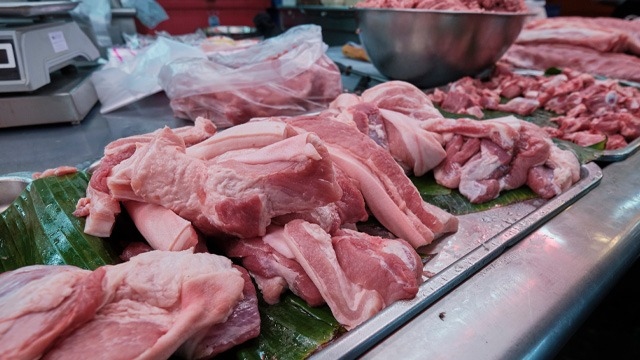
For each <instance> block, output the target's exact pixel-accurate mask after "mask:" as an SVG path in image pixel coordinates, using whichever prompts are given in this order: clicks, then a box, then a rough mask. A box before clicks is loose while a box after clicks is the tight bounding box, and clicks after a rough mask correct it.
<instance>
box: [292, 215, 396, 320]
mask: <svg viewBox="0 0 640 360" xmlns="http://www.w3.org/2000/svg"><path fill="white" fill-rule="evenodd" d="M284 239H285V242H286V243H287V245H288V247H289V249H290V250H291V252H292V253H293V255H294V256H295V259H296V261H297V262H298V263H299V264H300V265H301V266H302V268H303V269H304V271H305V272H306V273H307V275H309V277H310V278H311V280H312V281H313V283H314V284H315V285H316V286H317V288H318V290H319V291H320V294H322V297H323V298H324V300H325V301H326V302H327V304H328V305H329V307H330V308H331V312H332V313H333V316H335V318H336V320H338V321H339V322H340V323H341V324H342V325H344V326H345V328H346V329H347V330H349V329H352V328H354V327H355V326H357V325H359V324H361V323H362V322H364V321H366V320H367V319H369V318H370V317H372V316H373V315H375V314H376V313H377V312H378V311H380V310H381V309H382V308H383V307H384V299H383V298H382V296H381V295H380V294H379V293H378V292H377V291H375V290H366V289H364V288H363V287H362V286H360V285H358V284H356V283H354V282H352V281H351V280H349V278H348V277H347V275H346V274H345V272H344V271H343V270H342V268H341V267H340V264H339V263H338V259H337V257H336V253H335V251H334V250H333V247H332V245H331V236H330V235H329V234H327V233H326V232H324V231H322V229H321V228H320V227H319V226H318V225H315V224H310V223H307V222H305V221H302V220H294V221H292V222H290V223H288V224H287V225H285V228H284Z"/></svg>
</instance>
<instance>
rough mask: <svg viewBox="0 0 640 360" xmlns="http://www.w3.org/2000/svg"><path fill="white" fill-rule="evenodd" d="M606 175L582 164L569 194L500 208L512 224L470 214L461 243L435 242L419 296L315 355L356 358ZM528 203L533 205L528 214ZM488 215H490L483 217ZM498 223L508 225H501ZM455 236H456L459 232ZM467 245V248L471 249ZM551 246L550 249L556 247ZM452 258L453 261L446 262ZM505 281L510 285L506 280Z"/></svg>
mask: <svg viewBox="0 0 640 360" xmlns="http://www.w3.org/2000/svg"><path fill="white" fill-rule="evenodd" d="M601 179H602V171H601V170H600V168H599V167H598V166H597V165H596V164H595V163H590V164H587V165H584V166H583V167H582V174H581V180H580V181H579V182H578V183H576V184H574V186H573V187H571V188H570V189H569V190H567V191H566V192H565V193H563V194H560V195H559V196H557V197H555V198H553V199H551V200H549V201H547V202H545V203H544V204H541V206H539V207H538V208H535V207H531V204H528V205H527V204H524V205H523V206H522V209H519V210H515V207H513V208H512V206H507V207H504V208H502V209H501V210H500V212H505V214H508V213H510V214H511V216H512V219H513V221H514V222H513V223H511V224H509V222H510V221H501V220H502V219H501V218H499V217H498V215H497V214H496V211H494V210H492V212H491V213H490V212H483V213H478V214H476V217H477V219H476V220H475V221H474V220H471V219H469V218H470V217H465V218H464V222H462V223H461V229H460V230H459V233H461V235H459V236H460V239H459V240H460V242H461V243H458V242H457V241H451V239H450V238H444V239H442V240H440V241H438V244H435V245H433V249H438V250H439V251H438V254H446V255H443V256H442V259H440V260H439V261H436V262H437V264H436V265H435V266H434V267H431V268H432V269H434V270H437V272H436V273H435V274H434V276H433V277H431V278H429V279H428V280H427V281H425V282H424V283H423V284H422V285H421V286H420V289H419V291H418V294H417V295H416V298H414V299H412V300H409V301H398V302H396V303H394V304H392V305H391V306H389V307H387V308H386V309H384V310H382V311H381V312H380V313H378V314H377V315H376V316H374V317H373V318H371V319H369V320H368V321H367V322H365V323H364V324H362V325H360V326H358V327H356V328H355V329H353V330H351V331H350V332H348V333H346V334H344V335H343V336H341V337H340V338H338V339H337V340H335V341H334V342H333V343H332V344H330V345H329V346H327V347H326V348H324V349H323V350H322V351H320V352H318V353H316V354H314V355H313V356H312V357H311V358H312V359H337V358H353V357H356V356H358V355H359V354H361V353H363V352H364V351H366V350H367V349H368V348H370V347H372V346H373V345H375V344H376V343H377V342H379V341H380V340H382V339H383V338H384V337H385V336H387V335H389V334H390V333H391V332H393V331H394V330H395V329H397V328H398V327H400V326H401V325H402V324H404V323H405V322H407V321H408V320H410V319H411V318H412V317H414V316H415V315H417V314H418V313H419V312H421V311H423V310H424V309H425V308H427V307H428V306H429V305H431V304H433V303H434V302H435V301H436V300H438V299H439V298H440V297H442V296H443V295H444V294H445V293H447V292H448V291H450V290H451V289H453V288H454V287H455V286H457V285H458V284H460V283H461V282H462V281H463V280H465V279H466V278H468V277H470V276H471V275H473V274H474V273H476V272H477V271H478V270H480V269H481V268H482V267H484V266H485V265H487V264H488V263H489V262H491V261H492V260H493V259H495V258H496V257H498V256H499V255H500V254H501V253H502V252H503V251H504V250H505V249H506V248H508V247H509V246H512V245H514V244H515V243H517V242H518V241H520V240H521V239H523V238H524V237H525V236H526V235H528V234H529V233H531V232H532V231H533V230H535V229H536V228H537V227H539V226H540V225H542V224H543V223H545V222H546V221H548V220H549V219H551V218H552V217H554V216H555V215H557V214H558V213H559V212H561V211H562V210H564V209H565V208H567V207H568V206H569V205H571V204H572V203H573V202H575V201H576V200H577V199H579V198H580V197H582V196H583V195H584V194H586V193H587V192H588V191H589V190H591V189H592V188H594V187H595V186H596V185H597V184H598V183H599V182H600V180H601ZM527 208H528V209H529V210H531V211H530V212H529V213H528V214H527V210H526V209H527ZM495 210H499V209H495ZM519 216H522V217H519ZM483 217H486V218H487V219H489V220H486V221H483V220H482V219H483ZM478 219H479V221H478ZM497 224H503V226H502V228H501V226H498V225H497ZM484 228H491V230H488V231H484V230H483V231H478V233H480V235H479V236H476V237H470V238H467V237H465V236H464V234H465V233H466V234H471V233H473V232H474V231H477V230H478V229H484ZM453 236H456V235H455V234H454V235H453ZM465 241H467V242H465ZM553 241H554V240H553V238H551V240H550V242H551V243H553ZM463 249H467V250H466V252H465V251H464V250H463ZM549 250H550V251H551V249H549ZM456 254H457V255H456ZM445 259H448V260H445ZM447 262H449V263H448V264H447ZM430 266H431V265H430V264H427V265H425V269H427V268H429V267H430ZM505 286H510V285H509V284H505ZM509 294H511V290H509V291H505V292H502V294H497V295H496V296H497V297H499V298H500V297H502V296H507V295H509ZM497 301H499V300H497Z"/></svg>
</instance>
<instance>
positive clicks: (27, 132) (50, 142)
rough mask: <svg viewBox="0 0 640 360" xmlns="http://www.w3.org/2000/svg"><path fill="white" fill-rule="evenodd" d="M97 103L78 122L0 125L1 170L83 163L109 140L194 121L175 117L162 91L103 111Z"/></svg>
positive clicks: (80, 165)
mask: <svg viewBox="0 0 640 360" xmlns="http://www.w3.org/2000/svg"><path fill="white" fill-rule="evenodd" d="M99 106H100V105H99V104H98V105H96V106H95V107H94V108H93V109H92V110H91V111H90V112H89V114H88V115H87V117H86V118H85V119H84V120H83V121H82V122H81V123H80V124H79V125H71V124H67V123H61V124H56V125H48V126H23V127H15V128H8V129H0V174H7V173H13V172H19V171H42V170H45V169H47V168H52V167H56V166H61V165H69V166H78V167H80V168H83V167H86V166H87V165H89V164H90V163H91V162H93V161H94V160H97V159H98V158H100V157H101V156H102V151H103V150H104V147H105V145H107V144H108V143H109V142H111V141H113V140H115V139H118V138H121V137H125V136H130V135H136V134H143V133H147V132H150V131H153V130H156V129H159V128H161V127H163V126H168V127H170V128H174V127H179V126H185V125H189V124H193V123H192V122H191V121H187V120H181V119H176V118H175V117H173V114H172V112H171V109H170V108H169V100H168V99H167V97H166V96H165V95H164V93H159V94H155V95H152V96H150V97H148V98H145V99H142V100H140V101H138V102H136V103H134V104H132V105H129V106H126V107H123V108H122V109H119V110H117V111H113V112H112V113H109V114H105V115H102V114H100V112H99ZM0 116H2V114H0Z"/></svg>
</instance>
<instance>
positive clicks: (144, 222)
mask: <svg viewBox="0 0 640 360" xmlns="http://www.w3.org/2000/svg"><path fill="white" fill-rule="evenodd" d="M123 205H124V207H125V209H127V213H128V214H129V216H130V217H131V219H132V220H133V223H134V224H135V225H136V228H137V229H138V231H140V234H142V236H143V237H144V239H145V240H147V242H148V243H149V244H150V245H151V247H152V248H154V249H155V250H164V251H181V250H187V249H190V248H195V247H196V246H197V245H198V243H199V239H198V234H197V233H196V230H195V229H194V228H193V226H192V225H191V223H190V222H188V221H187V220H185V219H183V218H181V217H180V216H178V215H176V213H174V212H173V211H171V210H169V209H166V208H163V207H162V206H159V205H155V204H147V203H141V202H137V201H124V202H123ZM201 246H204V245H203V244H202V245H201Z"/></svg>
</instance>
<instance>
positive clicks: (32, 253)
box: [0, 1, 640, 359]
mask: <svg viewBox="0 0 640 360" xmlns="http://www.w3.org/2000/svg"><path fill="white" fill-rule="evenodd" d="M370 4H373V5H375V6H378V4H379V3H378V2H375V1H372V2H370ZM507 5H508V6H517V2H513V4H512V3H508V4H507ZM507 5H505V6H507ZM502 10H504V9H502ZM372 13H374V14H375V13H376V10H373V12H372ZM386 13H387V12H386V11H382V12H380V13H379V14H386ZM435 14H436V16H441V15H442V14H440V13H437V12H436V13H435ZM430 15H433V13H430ZM449 15H453V16H457V15H456V14H450V13H445V14H444V16H449ZM466 15H469V16H476V15H475V14H474V13H471V14H466ZM466 15H465V16H466ZM520 15H522V14H520ZM520 15H519V16H510V15H508V14H506V15H505V14H502V15H497V16H498V18H500V17H503V20H505V19H508V21H506V20H505V22H504V23H503V24H509V25H505V26H510V27H511V26H514V27H515V28H517V27H518V26H522V20H523V19H524V17H522V16H520ZM384 16H386V15H384ZM485 18H493V15H489V16H487V17H485ZM494 21H495V20H494ZM307 32H312V33H314V34H315V35H314V36H313V38H309V37H308V36H304V34H305V33H307ZM465 33H469V32H465ZM318 34H319V29H318V28H317V27H313V26H306V27H299V28H295V29H292V30H291V31H289V32H287V33H285V34H283V35H282V36H281V37H278V38H276V39H269V40H265V41H262V42H260V43H258V44H256V45H253V46H251V47H249V48H247V49H244V50H241V51H238V52H233V53H230V54H214V55H211V54H209V55H208V56H209V58H208V59H206V58H204V57H199V58H191V59H190V58H185V59H180V60H178V61H176V62H175V63H171V65H169V66H165V67H163V68H162V70H160V74H159V75H158V76H159V80H160V83H161V85H162V86H163V87H164V90H165V93H166V94H167V95H165V94H163V93H156V94H154V95H151V96H149V97H146V98H143V99H141V100H139V101H136V102H134V103H129V104H128V105H123V106H122V107H121V108H120V109H119V110H118V111H115V112H110V113H109V112H108V111H103V110H104V109H101V106H96V107H94V108H93V109H92V110H91V112H90V113H89V115H88V116H87V118H86V119H85V120H84V121H83V122H82V123H81V124H79V125H75V126H73V127H69V126H68V125H50V126H38V127H20V128H13V129H7V130H3V131H2V132H1V133H0V151H2V153H4V154H7V155H8V156H5V157H4V158H3V161H2V162H1V163H0V174H7V175H5V176H2V177H0V185H8V186H4V187H3V188H2V189H0V190H2V191H3V193H2V194H0V195H2V197H1V198H2V199H3V203H2V204H0V205H2V206H3V208H4V207H8V210H7V211H6V212H5V213H4V214H3V218H2V219H3V220H4V221H3V222H2V223H1V224H0V225H2V228H0V231H2V232H1V233H0V234H2V237H3V239H2V240H3V243H6V244H11V245H7V246H3V248H2V249H0V250H1V251H2V254H5V255H4V256H3V259H2V260H3V263H2V269H3V270H13V269H17V270H15V271H7V272H5V273H4V274H3V276H5V279H7V276H8V277H10V278H11V279H16V281H11V283H12V284H13V285H11V288H10V292H9V294H10V295H9V296H13V297H14V298H16V297H18V296H22V295H20V294H21V293H25V291H27V293H28V291H30V290H29V286H30V285H29V283H27V282H24V284H22V280H21V279H24V278H37V281H38V282H42V283H43V284H45V285H43V286H39V287H38V289H33V290H34V291H46V289H47V286H49V285H47V284H55V283H56V282H58V283H59V280H57V279H58V278H60V279H63V280H64V279H66V280H64V281H68V282H69V284H71V285H70V286H72V287H81V288H84V289H86V290H84V291H83V292H82V293H81V294H82V295H83V296H87V299H89V300H91V301H78V298H77V295H78V292H76V291H75V290H73V291H72V290H70V292H71V293H72V294H74V295H72V296H70V297H69V298H68V299H65V300H64V304H65V305H64V306H79V307H76V309H78V311H77V312H76V313H77V314H76V313H74V314H73V315H72V318H71V320H68V321H70V322H74V323H75V322H76V321H77V322H78V325H74V326H75V327H74V328H73V329H71V328H69V330H68V331H65V332H64V334H62V333H57V334H56V333H52V334H51V335H49V340H46V339H45V342H46V341H50V343H49V344H46V343H45V342H43V343H42V345H40V343H29V342H24V344H26V345H24V348H25V349H27V350H23V351H27V352H33V353H34V354H40V355H41V354H42V353H43V352H44V353H46V355H47V356H53V357H55V356H63V357H64V356H65V354H75V352H76V351H77V349H78V346H79V345H77V344H88V343H91V342H92V341H94V337H93V336H92V334H93V333H95V332H97V331H103V330H104V329H105V328H107V327H109V326H111V324H113V323H119V322H120V321H121V319H122V316H129V315H130V314H131V313H137V314H139V315H140V318H139V319H134V321H133V322H132V323H131V325H130V326H133V327H145V328H146V327H147V326H149V325H148V324H151V323H153V324H154V325H151V326H150V327H149V329H151V331H149V332H147V331H145V336H146V337H145V338H144V339H143V338H140V339H139V341H138V340H135V339H138V338H135V339H134V340H135V341H132V339H129V341H130V343H129V344H128V345H127V349H126V350H127V351H129V352H131V354H141V356H145V355H146V356H149V357H158V358H166V357H169V356H171V355H172V354H178V355H181V356H185V357H187V358H209V357H212V356H215V355H216V354H219V353H221V352H224V351H227V350H229V349H231V350H230V351H238V354H243V355H242V356H244V357H246V356H249V357H251V356H265V354H266V355H267V356H269V357H275V358H289V357H291V358H303V357H306V356H308V355H309V354H311V355H310V356H311V358H314V359H335V358H355V357H363V358H371V359H378V358H379V359H386V358H389V357H394V356H402V357H403V358H425V357H435V358H469V359H471V358H474V359H475V358H478V357H481V358H522V357H528V358H548V357H551V356H552V355H553V354H554V353H555V352H556V351H557V350H558V349H559V348H560V347H561V346H562V344H563V343H564V341H565V340H566V339H568V337H569V336H570V335H571V333H572V331H573V330H575V329H576V328H577V327H578V326H579V325H580V323H581V321H582V320H583V319H584V318H585V317H586V316H587V315H588V314H589V312H590V310H591V309H593V308H594V307H595V306H596V305H597V304H598V301H599V300H600V299H601V298H602V297H603V296H604V295H605V294H606V293H607V291H608V290H609V289H610V288H611V287H612V286H613V285H614V284H615V282H616V280H617V279H619V278H620V277H621V276H622V274H624V272H625V271H626V270H627V269H628V268H629V267H630V266H631V264H633V263H634V261H636V260H637V258H638V257H640V245H639V244H638V238H639V231H640V229H639V227H638V224H639V223H640V221H639V220H640V202H639V201H638V200H639V199H638V198H637V194H636V193H637V188H638V186H639V185H640V183H639V182H640V179H639V178H638V177H637V176H636V175H635V173H634V169H635V168H636V167H637V166H638V165H639V164H637V163H638V162H640V154H635V152H636V150H637V148H638V144H639V141H640V140H638V139H636V138H638V137H639V136H638V135H640V124H638V121H637V120H638V119H637V118H636V117H635V115H634V114H636V113H638V107H639V106H640V105H638V102H637V98H638V90H637V89H636V88H633V87H625V86H621V85H620V84H619V83H618V82H615V81H611V80H608V79H596V78H595V77H594V76H592V75H590V74H586V73H581V72H579V71H574V70H571V69H564V70H563V69H552V71H550V72H548V73H547V72H545V73H544V74H541V73H540V74H527V75H522V74H519V73H517V72H516V71H515V70H513V69H511V68H506V67H505V65H504V64H498V65H497V66H495V67H491V68H488V69H485V70H487V72H486V73H485V75H486V76H488V77H490V78H489V80H485V81H481V80H478V79H473V78H470V77H465V78H462V79H460V80H458V81H456V82H454V83H450V84H448V85H447V86H443V87H439V88H436V89H429V90H428V91H427V92H426V93H425V92H424V91H422V90H421V89H419V88H417V87H416V86H414V85H412V84H410V83H408V82H404V81H390V80H389V79H388V78H387V77H385V76H383V75H380V73H378V72H377V70H376V69H375V68H374V67H372V66H370V64H369V65H367V64H357V63H352V62H350V61H349V60H348V59H345V58H344V57H342V56H341V54H340V52H338V51H336V49H331V50H330V51H329V52H328V56H327V54H325V51H324V50H325V49H326V47H325V45H324V44H323V43H322V41H320V39H319V37H317V35H318ZM474 34H475V33H474ZM515 34H516V33H515V32H513V33H511V35H512V36H511V35H510V36H511V37H512V38H515ZM299 38H305V39H306V40H308V43H301V42H300V41H299V40H297V39H299ZM283 39H285V40H283ZM472 41H475V40H472ZM504 41H505V43H507V44H508V43H510V42H511V41H513V39H511V38H509V39H507V38H505V39H504ZM291 43H293V44H295V45H294V46H293V48H291V45H290V44H291ZM630 43H632V42H630ZM632 44H633V43H632ZM498 45H499V46H498V47H496V49H497V50H499V49H500V48H501V47H502V45H500V44H498ZM280 46H282V48H281V47H280ZM292 49H295V50H296V51H293V50H292ZM504 49H506V47H504ZM462 50H464V49H462ZM499 54H500V52H499V51H497V52H495V53H493V54H488V53H485V55H490V56H491V57H496V59H497V57H499ZM458 55H460V53H458ZM260 59H266V60H260ZM299 59H305V64H304V66H303V65H302V64H301V62H300V61H298V60H299ZM487 59H488V58H487ZM489 60H490V61H488V62H487V63H489V64H492V63H493V62H495V61H496V60H495V59H493V60H491V59H489ZM287 61H292V62H291V64H295V66H294V68H295V69H293V68H292V66H287V64H288V63H287ZM216 62H217V63H216ZM334 62H335V63H337V65H338V66H337V67H336V66H335V64H334ZM374 63H376V62H375V61H374ZM483 63H484V60H483ZM174 65H175V66H174ZM443 66H444V65H443ZM484 67H486V64H485V65H482V66H481V68H484ZM248 69H249V70H251V71H255V73H253V72H248ZM274 69H278V71H274ZM338 69H340V70H341V72H342V80H343V84H344V85H346V87H347V88H349V89H350V90H351V91H352V92H351V93H343V94H340V85H339V84H340V81H338V79H339V78H340V72H339V71H338ZM442 69H443V70H439V72H443V73H446V72H448V71H449V70H444V69H447V67H446V66H445V67H443V68H442ZM293 70H295V71H293ZM423 70H424V69H423ZM479 70H481V69H480V68H478V69H474V70H472V71H471V72H470V73H469V74H470V75H471V74H472V73H473V74H477V72H478V71H479ZM385 73H386V72H385ZM196 74H197V75H196ZM253 74H260V75H261V79H262V78H264V79H263V80H266V81H265V82H263V83H257V82H256V80H257V77H256V76H254V75H253ZM281 74H286V76H289V75H291V77H286V76H284V77H283V76H281ZM390 74H394V73H393V72H391V73H390ZM395 74H397V73H395ZM208 75H211V79H207V76H208ZM220 79H223V80H224V82H223V83H218V84H217V85H213V86H212V84H214V82H215V81H216V80H218V81H219V80H220ZM247 84H251V85H252V86H249V87H247ZM221 85H222V86H221ZM631 85H634V84H631ZM460 89H462V91H460ZM354 92H355V93H354ZM269 94H271V96H269ZM569 94H571V95H569ZM571 96H573V97H571ZM568 99H573V100H571V101H569V100H568ZM545 104H546V105H545ZM283 105H284V106H283ZM523 105H526V106H523ZM543 106H545V108H544V109H542V107H543ZM549 108H551V109H552V110H553V111H554V112H553V113H551V112H549ZM274 109H277V111H280V113H277V112H276V113H274V111H276V110H274ZM316 110H320V111H318V112H314V111H316ZM545 111H546V112H545ZM514 113H515V114H517V115H518V116H517V117H516V116H514ZM445 115H446V116H445ZM558 115H561V116H558ZM174 116H177V117H185V118H190V119H191V120H192V121H189V120H179V119H177V118H175V117H174ZM249 118H254V120H253V121H250V122H247V120H248V119H249ZM586 118H590V119H596V120H597V121H593V122H591V123H595V125H592V124H591V123H589V122H587V121H585V119H586ZM480 119H481V120H480ZM553 122H556V123H558V124H555V125H554V124H553ZM227 127H228V129H224V130H223V128H227ZM575 134H578V135H575ZM552 136H553V137H554V138H556V139H555V140H552ZM634 139H636V140H634ZM614 140H615V141H614ZM571 141H573V143H572V142H571ZM610 161H616V162H613V163H610ZM64 165H66V166H64ZM52 168H55V169H53V170H48V171H44V172H42V173H40V171H43V170H45V169H52ZM76 168H77V169H80V170H84V171H79V172H76ZM32 176H33V178H34V180H31V179H30V178H31V177H32ZM27 184H29V185H28V186H27ZM525 185H526V186H525ZM25 187H26V189H25V191H24V192H23V193H22V194H20V190H22V189H23V188H25ZM12 194H13V197H12ZM194 194H197V196H194ZM16 197H17V198H16ZM5 198H6V199H7V200H5ZM13 198H16V201H15V202H14V203H11V200H12V199H13ZM5 202H6V204H5ZM365 206H366V207H365ZM121 207H122V208H121ZM121 210H122V211H123V214H124V216H119V214H120V212H121ZM116 217H117V218H118V221H116ZM85 218H86V219H85ZM31 222H33V223H31ZM23 239H29V240H24V241H23ZM32 239H33V240H32ZM136 239H140V240H136ZM103 240H110V241H113V242H103ZM31 242H33V244H32V243H31ZM67 244H68V245H67ZM78 244H79V245H78ZM21 249H22V252H21ZM35 249H45V250H35ZM172 252H174V253H172ZM90 253H91V254H95V255H88V254H90ZM7 254H9V255H7ZM220 254H224V256H222V255H220ZM17 255H19V256H17ZM227 257H229V258H233V259H235V264H233V263H232V262H231V261H230V260H229V258H227ZM83 261H84V263H83ZM43 263H44V264H68V265H76V264H84V265H76V266H77V267H56V270H51V271H50V270H49V269H53V267H51V268H47V267H37V266H36V267H30V266H28V265H34V264H43ZM167 263H171V265H172V266H171V268H172V271H170V272H166V271H162V269H163V268H165V266H163V265H161V264H167ZM106 264H111V265H112V266H101V265H106ZM239 265H241V266H239ZM88 270H91V271H88ZM363 270H364V271H363ZM45 274H46V275H45ZM250 276H251V277H252V278H253V282H252V281H251V280H252V279H251V278H250ZM149 277H153V278H154V279H157V281H151V282H149V281H148V278H149ZM103 279H104V280H103ZM159 284H164V285H163V286H164V287H163V288H162V291H160V292H162V293H163V296H161V297H158V296H156V295H154V294H155V293H157V292H158V290H159V288H158V286H159ZM241 284H244V285H242V286H241ZM254 284H255V285H256V287H254V286H253V285H254ZM220 287H222V288H224V291H211V290H210V289H219V288H220ZM256 288H257V289H259V290H260V294H261V296H259V297H256ZM154 289H155V290H154ZM287 289H288V290H290V291H288V290H287ZM16 294H17V295H16ZM25 294H26V293H25ZM149 294H151V296H150V297H149V298H148V299H147V298H146V297H147V296H149ZM54 295H55V296H59V295H60V294H54ZM294 295H295V296H294ZM323 304H324V305H323ZM19 306H22V307H24V306H28V304H27V305H19ZM287 309H289V310H287ZM291 309H296V311H300V312H301V313H305V314H306V315H305V316H306V317H307V319H308V321H309V322H308V323H304V324H301V323H300V320H299V319H300V317H298V320H296V316H294V315H293V313H294V312H292V311H291ZM27 310H29V309H27ZM157 311H159V312H160V313H162V315H161V316H153V319H151V318H149V319H148V320H144V319H147V318H146V317H149V316H151V315H150V314H153V313H155V312H157ZM65 313H66V312H65V311H60V309H54V311H52V314H53V315H52V316H64V314H65ZM145 316H146V317H145ZM297 316H299V315H297ZM16 319H17V320H15V322H16V323H17V324H20V322H21V321H24V320H23V319H22V318H21V317H18V318H16ZM127 319H128V318H127ZM140 319H142V320H140ZM12 321H14V320H12ZM296 321H297V322H296ZM311 323H313V324H314V325H310V324H311ZM44 325H46V324H44ZM16 326H19V325H16ZM41 326H42V325H41ZM164 327H167V328H168V329H169V330H168V331H166V334H165V333H164V331H160V332H158V333H157V334H156V333H155V332H154V329H161V328H164ZM294 328H295V329H294ZM319 328H323V329H319ZM227 329H234V331H230V330H227ZM303 329H306V330H304V331H311V332H302V331H303ZM36 330H37V329H36ZM43 331H44V330H43ZM54 331H62V330H54ZM295 331H300V332H298V333H296V332H295ZM323 331H324V333H323ZM69 334H70V335H69ZM278 334H281V335H280V336H278ZM323 334H324V335H323ZM256 337H257V338H256ZM253 338H256V340H255V341H253V340H252V341H249V342H247V343H245V341H247V340H249V339H253ZM284 338H286V339H287V341H281V340H283V339H284ZM329 340H330V341H329ZM16 341H18V342H20V341H23V340H16ZM327 341H328V342H327ZM281 342H282V343H283V344H284V345H282V346H281V345H277V344H276V343H281ZM296 342H297V343H304V342H307V343H309V344H311V345H309V344H307V345H305V346H306V347H304V348H296V345H291V344H296ZM325 342H327V343H325ZM7 344H9V345H7ZM235 344H242V345H240V346H241V347H240V348H232V346H234V345H235ZM95 345H96V346H102V347H105V346H106V345H105V344H104V343H102V342H101V343H99V344H95ZM3 346H4V347H6V349H8V350H5V348H3V347H0V354H2V353H3V351H9V352H8V353H6V354H12V352H11V351H20V350H15V349H12V347H11V346H12V345H11V344H10V343H9V342H6V343H5V344H4V345H3ZM245 346H247V347H245ZM289 346H291V347H289ZM80 347H82V345H80ZM287 347H289V348H287ZM316 348H317V350H316V351H314V349H316ZM104 349H105V351H106V347H105V348H104ZM234 349H235V350H234ZM101 351H102V350H101ZM132 356H133V355H132Z"/></svg>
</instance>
